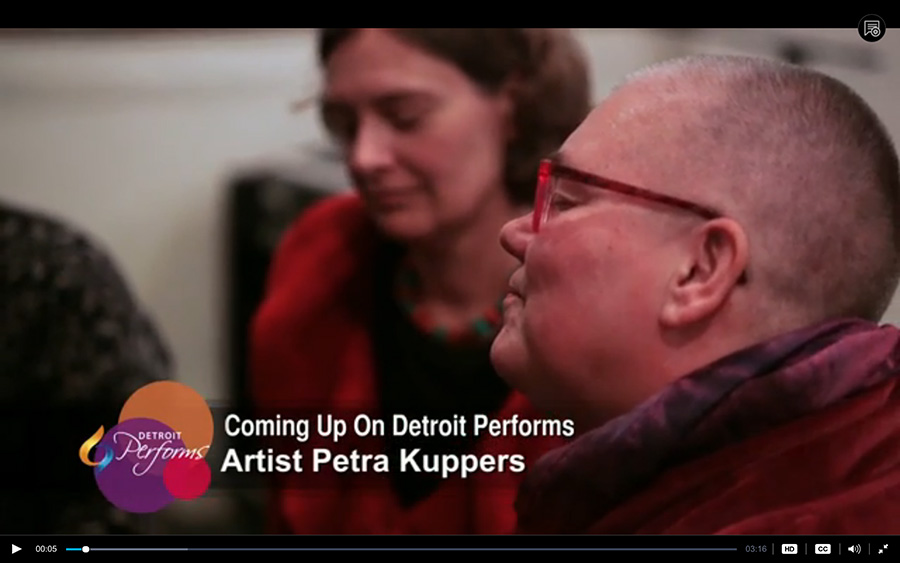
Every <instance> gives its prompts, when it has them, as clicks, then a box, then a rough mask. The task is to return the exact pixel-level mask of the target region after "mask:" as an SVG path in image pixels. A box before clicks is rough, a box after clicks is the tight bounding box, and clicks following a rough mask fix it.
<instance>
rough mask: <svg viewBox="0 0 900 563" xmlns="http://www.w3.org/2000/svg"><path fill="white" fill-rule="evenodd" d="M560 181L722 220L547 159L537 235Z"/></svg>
mask: <svg viewBox="0 0 900 563" xmlns="http://www.w3.org/2000/svg"><path fill="white" fill-rule="evenodd" d="M559 180H570V181H572V182H576V183H578V184H582V185H586V186H592V187H595V188H601V189H604V190H609V191H612V192H616V193H620V194H624V195H627V196H631V197H636V198H639V199H642V200H644V201H649V202H653V203H659V204H663V205H668V206H670V207H674V208H677V209H682V210H684V211H688V212H690V213H694V214H695V215H698V216H700V217H703V218H704V219H717V218H719V217H723V214H722V213H720V212H719V211H716V210H715V209H713V208H711V207H706V206H705V205H700V204H697V203H693V202H691V201H687V200H684V199H679V198H677V197H672V196H668V195H664V194H660V193H657V192H654V191H650V190H647V189H645V188H639V187H637V186H631V185H629V184H623V183H622V182H617V181H615V180H610V179H608V178H603V177H602V176H597V175H596V174H591V173H589V172H583V171H581V170H578V169H576V168H572V167H569V166H566V165H565V164H561V163H559V162H558V161H556V160H555V159H545V160H543V161H541V164H540V167H539V168H538V185H537V193H536V194H535V201H534V215H533V216H532V229H533V230H534V232H535V233H537V232H538V231H539V230H540V228H541V226H542V225H543V224H544V223H546V222H547V219H548V218H549V216H550V212H551V210H553V209H554V207H556V206H557V204H556V201H555V200H556V196H557V190H558V189H559V185H560V182H559ZM746 283H747V272H746V270H745V271H744V272H742V273H741V277H740V278H739V279H738V284H739V285H744V284H746Z"/></svg>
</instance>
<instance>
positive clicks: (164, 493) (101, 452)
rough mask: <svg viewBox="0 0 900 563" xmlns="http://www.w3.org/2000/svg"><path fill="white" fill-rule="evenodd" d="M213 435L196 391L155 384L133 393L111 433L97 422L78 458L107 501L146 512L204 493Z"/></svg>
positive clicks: (166, 383)
mask: <svg viewBox="0 0 900 563" xmlns="http://www.w3.org/2000/svg"><path fill="white" fill-rule="evenodd" d="M212 433H213V421H212V413H211V412H210V411H209V407H208V406H207V405H206V403H205V401H204V400H203V398H202V397H200V395H198V394H197V393H196V392H195V391H193V390H192V389H190V388H189V387H187V386H185V385H183V384H180V383H176V382H168V381H164V382H155V383H151V384H149V385H146V386H144V387H142V388H141V389H139V390H138V391H136V392H135V393H134V394H133V395H132V396H131V398H130V399H129V400H128V402H126V404H125V406H124V407H123V409H122V413H121V414H120V417H119V423H118V424H117V425H115V426H113V427H112V428H110V429H109V432H104V429H103V427H102V426H101V427H100V429H99V430H97V432H95V433H94V435H93V436H91V437H90V438H88V439H87V440H86V441H85V442H84V444H82V445H81V449H80V450H79V458H80V459H81V461H82V463H84V464H85V465H87V466H89V467H92V468H93V473H94V479H95V480H96V482H97V487H98V488H99V489H100V492H101V493H102V494H103V496H104V497H106V499H107V500H108V501H109V502H110V503H112V504H113V505H115V506H116V507H118V508H120V509H122V510H125V511H127V512H133V513H139V514H146V513H149V512H156V511H158V510H160V509H162V508H165V507H166V506H167V505H168V504H169V503H171V502H173V501H175V500H177V499H182V500H189V499H194V498H197V497H199V496H201V495H202V494H204V493H205V492H206V490H207V489H208V488H209V484H210V481H211V478H212V473H211V471H210V468H209V465H208V464H207V463H206V459H205V458H206V455H207V453H208V452H209V448H210V445H211V442H212ZM91 451H94V455H93V456H91Z"/></svg>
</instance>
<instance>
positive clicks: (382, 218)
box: [373, 212, 433, 242]
mask: <svg viewBox="0 0 900 563" xmlns="http://www.w3.org/2000/svg"><path fill="white" fill-rule="evenodd" d="M373 218H374V220H375V224H376V225H378V228H379V229H380V230H381V232H382V233H384V235H385V236H386V237H388V238H390V239H393V240H396V241H398V242H413V241H416V240H422V239H425V238H428V236H429V235H430V234H431V233H432V232H433V228H432V224H431V222H429V221H425V220H424V219H423V218H422V217H421V216H419V215H417V214H414V213H408V212H393V213H377V214H375V216H374V217H373Z"/></svg>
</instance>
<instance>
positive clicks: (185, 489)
mask: <svg viewBox="0 0 900 563" xmlns="http://www.w3.org/2000/svg"><path fill="white" fill-rule="evenodd" d="M163 480H164V481H165V483H166V489H168V491H169V493H170V494H171V495H172V496H173V497H175V498H177V499H181V500H191V499H195V498H197V497H199V496H201V495H202V494H203V493H205V492H206V490H207V489H208V488H209V483H210V481H211V480H212V472H211V471H210V469H209V465H208V464H207V463H206V460H205V459H203V458H201V459H188V458H173V459H170V460H169V461H168V463H166V468H165V470H163Z"/></svg>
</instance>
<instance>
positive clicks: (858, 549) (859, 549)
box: [847, 544, 862, 554]
mask: <svg viewBox="0 0 900 563" xmlns="http://www.w3.org/2000/svg"><path fill="white" fill-rule="evenodd" d="M847 551H850V552H852V553H857V554H859V553H862V547H861V546H860V545H859V544H856V545H851V546H850V547H848V548H847Z"/></svg>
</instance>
